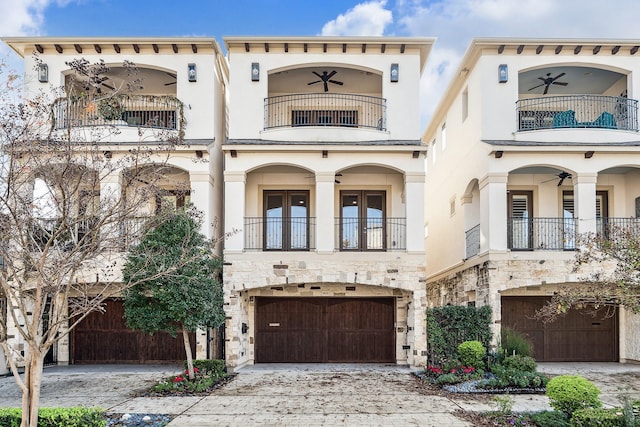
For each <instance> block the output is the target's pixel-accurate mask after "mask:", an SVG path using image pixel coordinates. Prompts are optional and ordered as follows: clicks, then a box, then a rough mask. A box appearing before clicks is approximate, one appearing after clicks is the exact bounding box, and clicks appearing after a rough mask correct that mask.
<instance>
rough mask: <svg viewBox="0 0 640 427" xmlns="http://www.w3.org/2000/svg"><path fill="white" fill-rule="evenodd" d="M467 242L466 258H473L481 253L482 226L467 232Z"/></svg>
mask: <svg viewBox="0 0 640 427" xmlns="http://www.w3.org/2000/svg"><path fill="white" fill-rule="evenodd" d="M465 242H466V245H465V247H466V252H465V253H466V258H471V257H472V256H476V255H478V253H480V224H478V225H476V226H475V227H473V228H470V229H469V230H467V231H466V232H465Z"/></svg>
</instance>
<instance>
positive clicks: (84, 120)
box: [52, 95, 182, 129]
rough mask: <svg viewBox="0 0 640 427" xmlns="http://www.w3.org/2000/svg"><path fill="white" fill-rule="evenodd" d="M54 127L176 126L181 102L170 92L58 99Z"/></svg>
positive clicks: (176, 127) (54, 111) (180, 110)
mask: <svg viewBox="0 0 640 427" xmlns="http://www.w3.org/2000/svg"><path fill="white" fill-rule="evenodd" d="M52 114H53V121H54V123H53V126H54V129H65V128H67V127H79V126H106V125H116V126H134V127H149V128H159V129H178V127H179V126H180V122H181V118H182V103H181V102H180V100H178V99H177V98H175V97H173V96H153V95H129V96H114V97H112V98H105V99H102V100H99V101H95V100H88V99H86V98H79V99H75V100H68V99H66V98H61V99H58V100H57V101H56V102H55V103H54V104H53V112H52Z"/></svg>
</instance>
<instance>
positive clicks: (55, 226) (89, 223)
mask: <svg viewBox="0 0 640 427" xmlns="http://www.w3.org/2000/svg"><path fill="white" fill-rule="evenodd" d="M95 229H96V220H95V219H92V218H85V219H71V218H69V219H67V220H66V221H63V220H61V219H58V218H38V219H35V220H34V222H33V223H32V224H31V226H30V231H31V246H32V250H42V249H44V247H45V246H47V245H49V246H50V247H51V248H53V249H57V250H63V251H68V250H71V249H73V248H74V247H75V246H76V245H78V243H81V242H85V243H86V244H88V243H89V242H88V241H87V240H86V239H85V236H87V235H88V234H89V233H91V232H92V231H94V230H95ZM83 239H85V240H83Z"/></svg>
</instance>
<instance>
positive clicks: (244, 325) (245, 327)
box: [240, 323, 249, 334]
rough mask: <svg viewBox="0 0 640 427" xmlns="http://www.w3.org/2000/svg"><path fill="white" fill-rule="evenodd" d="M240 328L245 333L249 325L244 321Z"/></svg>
mask: <svg viewBox="0 0 640 427" xmlns="http://www.w3.org/2000/svg"><path fill="white" fill-rule="evenodd" d="M240 330H241V331H242V333H243V334H246V333H247V332H249V325H247V324H246V323H243V324H242V326H241V328H240Z"/></svg>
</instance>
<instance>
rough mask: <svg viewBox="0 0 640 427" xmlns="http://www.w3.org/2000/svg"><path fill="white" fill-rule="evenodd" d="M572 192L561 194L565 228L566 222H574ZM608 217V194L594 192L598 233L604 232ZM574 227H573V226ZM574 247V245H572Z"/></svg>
mask: <svg viewBox="0 0 640 427" xmlns="http://www.w3.org/2000/svg"><path fill="white" fill-rule="evenodd" d="M574 199H575V198H574V195H573V191H570V190H569V191H563V192H562V216H563V218H565V226H566V223H567V221H568V220H571V222H572V223H573V222H574V221H575V207H574ZM608 217H609V194H608V192H607V191H596V222H597V224H596V227H597V232H598V233H603V232H606V231H607V230H606V229H607V218H608ZM573 227H575V225H573ZM574 246H575V244H574Z"/></svg>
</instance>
